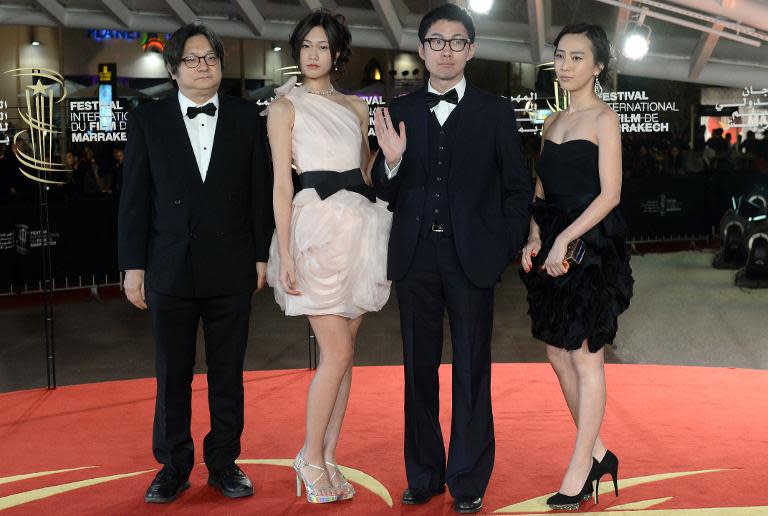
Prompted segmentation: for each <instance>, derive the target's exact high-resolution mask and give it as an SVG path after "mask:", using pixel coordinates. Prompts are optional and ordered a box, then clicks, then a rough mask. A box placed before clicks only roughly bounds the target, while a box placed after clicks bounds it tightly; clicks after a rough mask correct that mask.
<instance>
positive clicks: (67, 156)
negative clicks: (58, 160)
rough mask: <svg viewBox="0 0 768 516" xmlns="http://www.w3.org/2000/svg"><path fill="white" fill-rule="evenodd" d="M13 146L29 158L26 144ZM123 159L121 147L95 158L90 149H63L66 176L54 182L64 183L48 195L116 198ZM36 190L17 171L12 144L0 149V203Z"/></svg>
mask: <svg viewBox="0 0 768 516" xmlns="http://www.w3.org/2000/svg"><path fill="white" fill-rule="evenodd" d="M16 145H18V149H19V150H20V151H21V152H23V153H25V154H28V155H31V154H32V151H31V149H29V144H28V143H27V142H26V141H24V140H21V139H20V140H18V142H17V143H16ZM124 159H125V155H124V152H123V149H122V147H117V146H113V147H111V148H109V147H104V148H103V149H102V152H101V153H98V154H97V153H96V152H95V151H94V148H93V147H92V146H90V145H84V146H80V147H79V148H71V149H67V150H66V151H65V153H64V157H63V162H64V163H65V164H66V167H67V169H68V174H67V175H65V176H61V175H59V176H57V177H56V178H55V179H57V180H64V181H66V183H64V184H52V185H50V186H51V189H50V190H49V192H50V193H51V194H52V195H54V196H56V195H66V196H69V197H96V196H103V197H109V196H114V197H115V198H116V197H117V196H119V193H120V186H121V183H122V175H123V161H124ZM50 177H51V178H52V177H53V176H50ZM36 189H37V184H36V183H35V182H34V181H32V180H30V179H29V178H27V177H25V176H24V175H23V174H22V173H21V172H20V171H19V160H18V158H17V157H16V154H15V152H14V144H13V143H10V144H2V145H0V203H2V202H11V201H14V200H26V199H29V198H31V197H33V196H34V195H35V191H36Z"/></svg>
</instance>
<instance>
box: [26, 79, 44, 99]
mask: <svg viewBox="0 0 768 516" xmlns="http://www.w3.org/2000/svg"><path fill="white" fill-rule="evenodd" d="M27 88H29V89H30V90H32V95H45V90H47V89H48V86H45V85H44V84H43V83H42V82H41V81H40V79H38V80H37V82H36V83H35V85H34V86H27Z"/></svg>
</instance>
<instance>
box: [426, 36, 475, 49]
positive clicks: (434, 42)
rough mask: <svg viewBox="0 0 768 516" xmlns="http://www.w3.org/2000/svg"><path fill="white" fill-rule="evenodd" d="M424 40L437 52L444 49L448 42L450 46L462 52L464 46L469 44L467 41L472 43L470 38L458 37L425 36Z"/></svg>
mask: <svg viewBox="0 0 768 516" xmlns="http://www.w3.org/2000/svg"><path fill="white" fill-rule="evenodd" d="M424 41H426V42H428V43H429V48H431V49H432V50H434V51H435V52H440V51H441V50H442V49H444V48H445V44H446V43H448V46H449V47H450V49H451V50H453V51H454V52H461V51H462V50H464V47H466V46H467V43H472V42H471V41H470V40H468V39H465V38H456V39H443V38H424Z"/></svg>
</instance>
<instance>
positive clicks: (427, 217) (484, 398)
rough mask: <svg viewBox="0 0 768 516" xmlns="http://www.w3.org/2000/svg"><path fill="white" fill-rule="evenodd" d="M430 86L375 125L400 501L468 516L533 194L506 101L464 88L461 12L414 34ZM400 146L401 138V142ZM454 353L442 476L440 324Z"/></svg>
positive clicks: (485, 448)
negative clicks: (385, 227)
mask: <svg viewBox="0 0 768 516" xmlns="http://www.w3.org/2000/svg"><path fill="white" fill-rule="evenodd" d="M419 39H420V41H421V44H420V46H419V56H420V57H421V58H422V59H423V60H424V63H425V66H426V68H427V70H428V71H429V73H430V79H429V83H428V85H427V87H426V88H424V89H422V90H420V91H417V92H414V93H412V94H410V95H407V96H404V97H400V98H398V99H396V100H395V101H393V102H392V104H391V106H390V108H389V110H387V109H384V110H381V111H377V113H376V114H375V126H376V136H377V138H378V141H379V146H380V148H381V152H380V154H379V156H378V158H377V162H376V163H375V165H374V185H375V187H376V188H377V193H378V194H379V196H380V197H382V198H383V199H385V200H387V201H389V202H390V206H393V207H394V208H393V209H394V218H393V222H392V232H391V235H390V239H389V257H388V274H389V279H391V280H393V281H394V282H395V286H396V288H397V295H398V302H399V305H400V325H401V332H402V338H403V355H404V356H403V359H404V364H405V450H404V451H405V468H406V474H407V477H408V489H407V490H406V491H405V493H403V498H402V500H403V503H405V504H420V503H426V502H427V501H429V500H430V498H432V496H433V495H435V494H438V493H442V492H444V490H445V484H446V481H447V484H448V487H449V489H450V492H451V494H452V495H453V497H454V501H453V507H454V509H455V510H456V511H457V512H460V513H471V512H477V511H479V510H480V509H481V508H482V504H483V499H482V497H483V495H484V493H485V489H486V487H487V485H488V480H489V478H490V475H491V471H492V469H493V461H494V449H495V444H494V434H493V415H492V412H491V353H490V351H491V350H490V344H491V331H492V326H493V289H494V285H495V284H496V282H497V281H498V280H499V278H500V276H501V274H502V272H503V271H504V269H505V268H506V266H507V265H508V263H509V262H510V260H511V259H513V258H514V257H515V256H516V254H517V252H518V250H519V249H520V247H521V245H522V243H523V239H524V237H525V235H526V232H527V224H528V206H529V204H530V201H531V196H532V191H531V183H530V179H529V177H528V175H527V173H526V172H525V170H524V167H523V161H522V155H521V146H520V139H519V135H518V130H517V127H516V122H515V115H514V110H513V109H512V105H511V103H510V102H509V100H506V99H502V98H500V97H498V96H494V95H491V94H489V93H486V92H483V91H481V90H479V89H477V88H474V87H473V86H472V85H470V84H467V82H466V80H465V78H464V67H465V65H466V62H467V61H468V60H470V59H471V58H472V57H473V55H474V52H475V45H474V39H475V29H474V25H473V22H472V18H471V16H470V15H469V13H468V12H467V11H466V10H465V9H463V8H461V7H458V6H456V5H455V4H446V5H443V6H440V7H437V8H436V9H434V10H432V11H431V12H429V13H427V14H426V15H425V16H424V18H423V19H422V21H421V24H420V26H419ZM406 135H407V138H406ZM446 309H447V310H448V320H449V323H450V328H451V342H452V345H453V415H452V419H451V441H450V446H449V452H448V464H447V470H446V458H445V447H444V444H443V436H442V431H441V428H440V422H439V420H438V416H439V385H438V366H439V365H440V359H441V353H442V343H443V316H444V313H445V310H446Z"/></svg>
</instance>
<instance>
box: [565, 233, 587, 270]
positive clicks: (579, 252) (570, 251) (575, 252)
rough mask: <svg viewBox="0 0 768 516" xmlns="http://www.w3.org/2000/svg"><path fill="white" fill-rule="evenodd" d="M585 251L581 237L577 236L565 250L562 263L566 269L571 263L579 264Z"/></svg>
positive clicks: (585, 246) (585, 247)
mask: <svg viewBox="0 0 768 516" xmlns="http://www.w3.org/2000/svg"><path fill="white" fill-rule="evenodd" d="M586 251H587V245H586V244H585V243H584V240H582V239H581V238H577V239H576V240H574V241H572V242H570V243H569V244H568V247H567V248H566V250H565V259H564V260H563V265H564V266H565V267H566V269H567V268H568V267H569V266H571V265H578V264H580V263H581V260H582V259H583V258H584V253H585V252H586Z"/></svg>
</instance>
